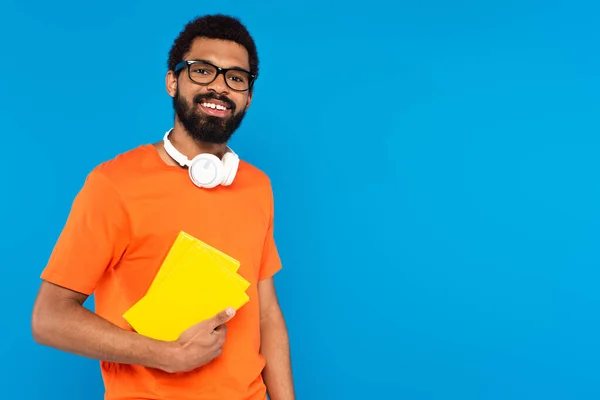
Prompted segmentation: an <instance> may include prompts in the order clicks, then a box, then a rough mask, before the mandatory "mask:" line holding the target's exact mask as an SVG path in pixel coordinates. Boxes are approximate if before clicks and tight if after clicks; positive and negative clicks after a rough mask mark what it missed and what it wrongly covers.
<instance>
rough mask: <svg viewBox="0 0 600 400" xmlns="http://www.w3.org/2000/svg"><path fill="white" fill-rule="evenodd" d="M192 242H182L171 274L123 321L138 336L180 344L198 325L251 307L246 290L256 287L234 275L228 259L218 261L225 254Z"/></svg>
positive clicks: (162, 275) (169, 266) (162, 274)
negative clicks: (230, 310) (231, 310)
mask: <svg viewBox="0 0 600 400" xmlns="http://www.w3.org/2000/svg"><path fill="white" fill-rule="evenodd" d="M182 237H184V239H185V240H184V239H181V238H182ZM187 239H189V238H186V237H185V235H180V236H178V240H179V241H176V242H175V244H174V246H173V248H172V250H173V249H175V250H174V251H172V252H170V253H169V255H170V256H171V255H173V257H171V258H170V259H169V263H168V264H167V269H165V270H163V269H162V268H161V270H160V271H159V274H157V278H159V277H160V279H159V281H157V283H156V284H155V285H153V286H152V290H151V291H150V290H149V291H148V292H147V294H146V295H145V296H144V297H143V298H142V299H140V300H139V301H138V302H137V303H136V304H134V305H133V307H131V308H130V309H129V310H127V311H126V312H125V314H124V315H123V317H124V318H125V320H126V321H127V322H128V323H129V324H130V325H131V327H132V328H133V329H135V330H136V332H138V333H140V334H142V335H145V336H148V337H151V338H154V339H159V340H176V339H177V338H178V337H179V335H180V334H181V333H182V332H183V331H184V330H186V329H187V328H189V327H191V326H192V325H194V324H196V323H198V322H201V321H203V320H205V319H208V318H211V317H213V316H214V315H216V314H217V313H219V312H220V311H223V310H224V309H226V308H227V307H234V308H235V309H239V308H241V307H242V306H243V305H244V304H246V303H247V302H248V300H249V297H248V295H247V294H246V293H245V290H246V289H247V288H248V286H249V285H250V284H249V283H248V282H247V281H246V280H245V279H244V278H243V277H241V276H240V275H238V274H237V273H236V272H235V270H232V269H231V265H232V264H231V263H224V262H223V259H224V258H225V259H228V256H226V257H223V256H222V255H217V254H219V253H220V252H218V251H215V249H213V248H211V247H210V246H209V247H206V246H204V244H203V243H201V242H196V241H193V243H191V244H190V245H189V246H188V245H187V244H189V243H187ZM177 244H179V245H181V244H184V245H185V246H182V247H178V245H177ZM225 265H228V267H226V266H225ZM234 265H235V263H234ZM238 265H239V264H238Z"/></svg>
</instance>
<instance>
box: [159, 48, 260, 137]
mask: <svg viewBox="0 0 600 400" xmlns="http://www.w3.org/2000/svg"><path fill="white" fill-rule="evenodd" d="M184 59H185V60H206V61H208V62H210V63H212V64H214V65H216V66H218V67H222V68H231V67H239V68H243V69H245V70H247V71H249V70H250V65H249V63H248V52H247V51H246V49H245V48H244V47H243V46H241V45H239V44H237V43H235V42H230V41H224V40H216V39H206V38H198V39H196V40H195V41H194V42H193V43H192V46H191V47H190V50H189V52H188V53H187V54H186V55H185V57H184ZM195 70H198V69H197V68H196V67H195V66H192V71H195ZM201 72H203V71H201ZM167 91H168V92H169V94H170V95H171V96H172V97H173V108H174V109H175V113H176V115H177V118H178V119H179V121H180V122H181V124H182V125H183V127H184V128H185V130H186V131H187V132H188V133H189V134H190V135H191V136H192V137H193V138H194V139H195V140H198V141H202V142H207V143H217V144H223V143H226V142H227V141H229V139H230V137H231V135H232V134H233V133H234V132H235V130H236V129H237V128H238V127H239V126H240V124H241V123H242V120H243V118H244V115H245V113H246V110H247V109H248V107H249V106H250V102H251V100H252V94H251V93H250V92H249V91H245V92H240V91H235V90H233V89H231V88H230V87H229V86H227V84H226V83H225V77H224V76H223V74H221V75H219V76H218V77H217V78H216V79H215V80H214V81H213V82H212V83H209V84H203V85H201V84H198V83H195V82H193V81H192V80H191V79H190V77H189V75H188V69H187V68H184V69H182V70H181V71H180V72H179V75H178V77H176V76H175V75H174V74H173V73H172V72H169V74H168V75H167ZM223 108H225V109H223Z"/></svg>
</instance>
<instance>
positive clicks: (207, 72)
mask: <svg viewBox="0 0 600 400" xmlns="http://www.w3.org/2000/svg"><path fill="white" fill-rule="evenodd" d="M216 74H217V69H216V68H215V67H214V66H212V65H210V64H205V63H193V64H192V65H190V78H191V79H192V80H193V81H194V82H198V83H210V82H212V81H213V80H214V79H215V75H216Z"/></svg>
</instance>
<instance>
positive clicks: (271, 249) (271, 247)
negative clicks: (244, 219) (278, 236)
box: [259, 191, 282, 280]
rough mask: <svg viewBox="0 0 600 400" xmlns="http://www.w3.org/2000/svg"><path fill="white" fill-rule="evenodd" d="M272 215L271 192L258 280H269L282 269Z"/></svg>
mask: <svg viewBox="0 0 600 400" xmlns="http://www.w3.org/2000/svg"><path fill="white" fill-rule="evenodd" d="M274 214H275V209H274V202H273V193H272V191H271V192H270V210H269V227H268V229H267V234H266V237H265V243H264V245H263V251H262V260H261V265H260V274H259V280H262V279H268V278H271V277H272V276H273V275H275V274H276V273H277V272H278V271H279V270H280V269H281V268H282V263H281V259H280V257H279V252H278V250H277V245H276V244H275V237H274V221H273V220H274Z"/></svg>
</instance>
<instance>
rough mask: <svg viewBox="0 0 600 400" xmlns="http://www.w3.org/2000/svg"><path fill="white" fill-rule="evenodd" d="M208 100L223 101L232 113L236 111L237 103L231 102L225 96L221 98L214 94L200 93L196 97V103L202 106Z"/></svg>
mask: <svg viewBox="0 0 600 400" xmlns="http://www.w3.org/2000/svg"><path fill="white" fill-rule="evenodd" d="M206 100H219V101H222V102H223V103H225V104H226V105H227V107H229V108H231V111H235V103H234V102H233V101H231V100H229V99H228V98H227V97H225V96H219V95H217V94H215V93H214V92H210V93H199V94H197V95H196V96H194V103H197V104H200V103H202V102H203V101H206Z"/></svg>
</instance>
